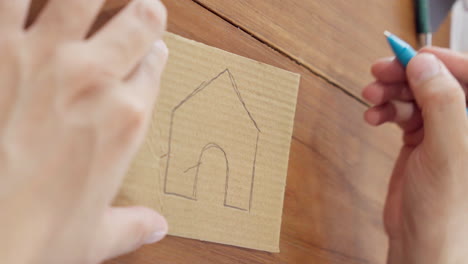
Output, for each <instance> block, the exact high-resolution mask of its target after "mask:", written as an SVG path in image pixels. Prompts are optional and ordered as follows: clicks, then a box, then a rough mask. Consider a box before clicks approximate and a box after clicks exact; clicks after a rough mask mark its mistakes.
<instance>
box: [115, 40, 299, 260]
mask: <svg viewBox="0 0 468 264" xmlns="http://www.w3.org/2000/svg"><path fill="white" fill-rule="evenodd" d="M165 41H166V43H167V45H168V47H169V50H170V56H169V62H168V65H167V68H166V70H165V73H164V75H163V79H162V84H161V93H160V97H159V99H158V103H157V106H156V109H155V114H154V118H153V122H152V124H151V127H150V129H149V132H148V136H147V139H146V142H145V143H144V145H143V147H142V149H141V151H140V152H139V153H138V155H137V157H136V159H135V162H134V164H133V166H132V168H131V169H130V171H129V173H128V176H127V177H126V179H125V181H124V185H123V187H122V190H121V193H120V194H119V197H118V199H117V203H118V204H121V205H128V204H143V205H146V206H149V207H152V208H154V209H156V210H158V211H159V212H161V213H162V214H163V215H164V216H165V217H166V218H167V220H168V222H169V228H170V231H169V234H172V235H176V236H182V237H188V238H194V239H200V240H206V241H212V242H218V243H223V244H229V245H236V246H241V247H247V248H253V249H259V250H265V251H270V252H279V234H280V226H281V214H282V208H283V196H284V189H285V184H286V174H287V165H288V157H289V147H290V142H291V135H292V127H293V120H294V112H295V108H296V98H297V91H298V85H299V75H297V74H293V73H290V72H287V71H284V70H280V69H277V68H275V67H272V66H269V65H265V64H263V63H259V62H256V61H253V60H250V59H246V58H243V57H240V56H237V55H234V54H231V53H228V52H225V51H222V50H219V49H216V48H212V47H209V46H206V45H204V44H201V43H197V42H194V41H191V40H187V39H184V38H182V37H179V36H176V35H173V34H167V35H166V38H165Z"/></svg>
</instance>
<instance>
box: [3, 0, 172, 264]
mask: <svg viewBox="0 0 468 264" xmlns="http://www.w3.org/2000/svg"><path fill="white" fill-rule="evenodd" d="M103 3H104V0H94V1H82V0H68V1H63V0H50V1H49V3H48V5H47V6H46V8H45V10H44V11H43V12H42V14H41V15H40V16H39V18H38V19H37V20H36V22H35V23H34V24H33V25H31V26H30V27H29V28H28V29H26V30H25V29H23V24H24V21H25V19H26V14H27V9H28V4H29V1H26V0H15V1H12V0H0V32H2V34H1V35H0V58H1V59H0V88H1V89H2V92H1V93H0V140H1V141H0V175H1V177H0V235H1V239H0V263H15V264H21V263H47V264H49V263H67V264H73V263H80V264H82V263H97V262H100V261H102V260H104V259H107V258H110V257H114V256H117V255H120V254H123V253H126V252H129V251H131V250H134V249H136V248H137V247H139V246H141V245H142V244H145V243H152V242H156V241H158V240H160V239H162V238H163V237H164V235H165V234H166V232H167V223H166V221H165V220H164V218H163V217H162V216H160V215H159V214H157V213H156V212H154V211H152V210H150V209H147V208H141V207H132V208H113V207H111V206H110V205H111V202H112V200H113V198H114V196H115V194H116V192H117V191H118V189H119V186H120V183H121V180H122V177H123V176H124V174H125V172H126V170H127V168H128V166H129V163H130V162H131V160H132V158H133V156H134V154H135V152H136V151H137V149H138V146H139V144H140V143H141V141H142V139H143V137H144V132H145V130H146V127H147V125H148V122H149V117H150V116H151V113H152V107H153V103H154V101H155V98H156V96H157V93H158V87H159V79H160V74H161V72H162V70H163V68H164V65H165V62H166V59H167V47H166V46H165V44H164V42H163V41H162V40H161V37H162V34H163V32H164V30H165V25H166V10H165V8H164V6H163V5H162V3H161V2H160V1H157V0H133V1H131V3H130V4H129V5H128V6H127V7H126V8H125V9H124V10H122V11H121V13H119V14H118V15H117V16H116V17H115V18H114V19H112V20H111V21H110V22H109V23H108V24H107V25H106V26H104V27H103V28H102V29H100V30H99V31H98V32H97V33H95V34H94V35H93V36H92V37H90V38H89V39H85V36H86V34H87V32H88V31H89V29H90V27H91V25H92V23H93V21H94V19H95V17H96V16H97V13H98V12H99V9H100V7H101V6H102V4H103ZM148 52H149V55H146V56H145V54H148Z"/></svg>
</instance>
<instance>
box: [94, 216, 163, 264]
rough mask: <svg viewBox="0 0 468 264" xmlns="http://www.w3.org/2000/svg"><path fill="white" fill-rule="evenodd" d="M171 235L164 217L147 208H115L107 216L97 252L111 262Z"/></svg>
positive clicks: (103, 223) (101, 257)
mask: <svg viewBox="0 0 468 264" xmlns="http://www.w3.org/2000/svg"><path fill="white" fill-rule="evenodd" d="M167 231H168V226H167V222H166V220H165V219H164V217H163V216H161V215H160V214H158V213H157V212H155V211H153V210H151V209H149V208H145V207H112V208H109V209H108V211H107V212H106V213H105V214H104V218H103V222H102V227H101V233H100V234H101V235H100V236H99V238H98V241H96V242H97V245H96V246H95V249H96V250H98V251H100V252H96V254H95V255H96V256H100V259H104V260H106V259H110V258H114V257H117V256H120V255H123V254H126V253H130V252H132V251H134V250H136V249H137V248H139V247H141V246H143V245H146V244H152V243H155V242H158V241H160V240H161V239H163V238H164V237H165V236H166V234H167Z"/></svg>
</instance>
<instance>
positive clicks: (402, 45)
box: [384, 31, 468, 114]
mask: <svg viewBox="0 0 468 264" xmlns="http://www.w3.org/2000/svg"><path fill="white" fill-rule="evenodd" d="M384 34H385V36H386V37H387V41H388V43H389V44H390V47H392V50H393V53H394V54H395V56H396V58H397V60H398V61H399V62H400V63H401V64H402V65H403V66H404V67H405V68H406V66H407V65H408V63H409V62H410V60H411V59H412V58H414V56H416V54H418V53H417V52H416V51H415V50H414V49H413V47H411V45H410V44H408V43H406V42H405V41H403V40H402V39H400V38H399V37H397V36H395V35H393V34H392V33H390V32H388V31H385V32H384ZM466 113H467V114H468V108H467V109H466Z"/></svg>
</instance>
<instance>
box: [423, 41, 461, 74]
mask: <svg viewBox="0 0 468 264" xmlns="http://www.w3.org/2000/svg"><path fill="white" fill-rule="evenodd" d="M420 53H431V54H433V55H435V56H436V57H437V58H438V59H439V60H441V61H442V62H443V63H444V64H445V66H446V67H447V68H448V70H449V71H450V72H451V73H452V74H453V76H455V78H457V79H458V80H460V81H461V82H464V83H466V82H468V74H467V69H468V55H467V54H463V53H459V52H455V51H453V50H449V49H444V48H438V47H427V48H423V49H421V51H420Z"/></svg>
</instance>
